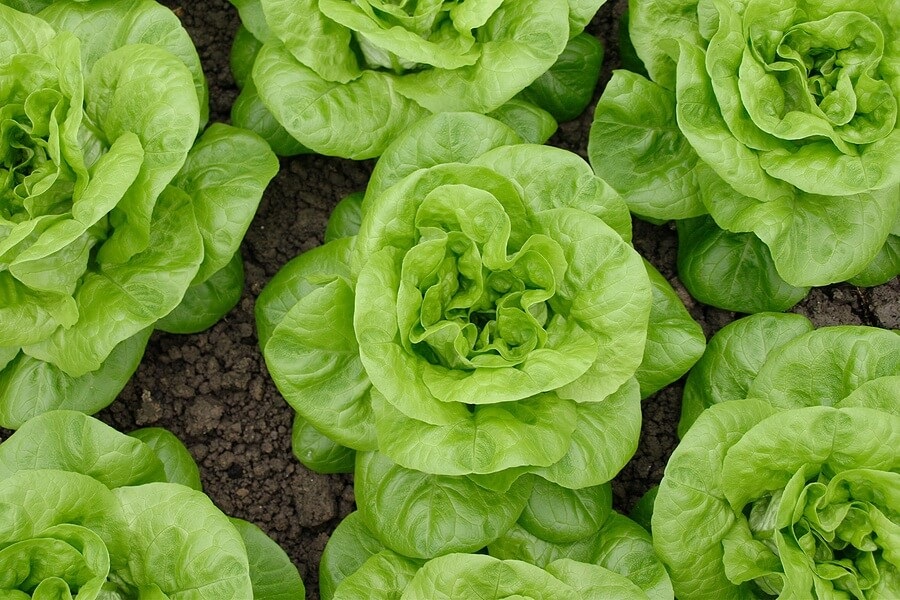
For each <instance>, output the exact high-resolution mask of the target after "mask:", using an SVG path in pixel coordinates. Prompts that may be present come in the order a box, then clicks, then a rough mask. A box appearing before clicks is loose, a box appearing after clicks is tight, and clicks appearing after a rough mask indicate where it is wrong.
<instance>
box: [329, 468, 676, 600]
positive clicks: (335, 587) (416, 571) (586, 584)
mask: <svg viewBox="0 0 900 600" xmlns="http://www.w3.org/2000/svg"><path fill="white" fill-rule="evenodd" d="M611 497H612V496H611V492H610V488H609V485H601V486H596V487H592V488H586V489H585V490H579V491H572V490H567V489H565V488H561V487H559V486H555V485H554V484H551V483H544V484H542V485H541V486H537V487H535V489H534V491H533V493H532V494H531V495H530V497H528V500H527V504H526V506H525V509H524V511H522V516H521V517H520V519H519V521H520V523H521V525H516V526H515V527H513V528H511V529H510V530H508V531H507V533H505V534H503V535H502V536H501V537H500V538H499V539H497V540H496V541H495V542H494V543H492V544H491V545H490V546H488V547H487V548H486V549H485V550H486V552H481V553H475V554H473V553H464V552H449V553H443V554H437V555H430V556H428V557H426V558H412V557H409V556H407V555H404V554H403V553H402V552H398V551H397V550H396V549H395V548H393V547H392V546H390V545H389V544H385V543H384V540H383V538H382V536H380V535H378V534H377V533H375V532H373V531H372V530H371V529H369V527H368V525H367V523H368V521H367V520H366V518H365V516H364V515H363V514H362V513H361V512H355V513H351V514H350V515H349V516H347V517H346V518H345V519H344V520H343V521H342V522H341V523H340V524H339V525H338V527H337V529H336V530H335V531H334V533H333V534H332V536H331V538H330V539H329V541H328V545H327V546H326V547H325V551H324V552H323V554H322V562H321V564H320V569H319V587H320V596H321V597H322V598H323V600H331V599H332V598H334V599H338V598H370V597H371V598H408V597H411V598H434V597H447V598H473V597H479V598H481V597H484V598H506V597H509V596H508V595H509V594H515V593H519V594H523V595H524V597H529V598H530V597H541V598H546V597H549V598H556V597H561V598H617V599H619V598H621V599H626V598H635V599H648V598H649V599H658V600H672V598H673V594H672V585H671V583H670V582H669V578H668V575H666V571H665V568H664V567H663V565H662V563H661V562H660V561H659V559H658V558H657V557H656V555H655V553H654V551H653V545H652V543H651V541H650V536H649V535H648V534H647V532H646V531H644V530H643V529H641V528H640V527H639V526H637V525H636V524H635V523H633V522H632V521H630V520H629V519H627V518H625V517H622V516H621V515H617V514H615V513H613V512H612V508H611ZM492 510H493V507H491V506H487V507H485V511H486V512H490V511H492ZM434 516H438V515H437V513H434ZM438 518H440V517H438ZM410 524H412V522H411V521H401V522H398V523H395V527H398V528H402V527H405V526H407V525H410ZM544 527H547V528H549V529H547V530H546V532H545V531H544ZM525 528H528V529H530V530H532V531H536V532H539V533H535V534H531V533H530V531H528V530H526V529H525ZM584 532H589V533H588V537H590V539H589V540H588V539H586V538H584V539H579V538H578V537H577V536H578V535H579V534H582V533H584ZM542 536H544V537H552V538H554V539H556V540H561V539H563V538H565V539H567V540H569V539H571V540H572V542H571V543H564V542H550V541H546V540H545V539H543V537H542ZM475 573H477V575H474V576H473V574H475ZM548 575H549V576H548ZM499 582H502V583H499ZM498 583H499V589H500V590H503V591H502V592H500V591H498ZM560 584H564V585H560ZM434 585H437V586H438V588H439V590H438V591H434V589H433V588H432V587H422V586H434ZM467 586H469V587H467ZM504 586H510V587H507V588H504ZM566 586H569V587H566ZM570 588H572V589H570ZM367 590H378V591H379V592H380V593H381V595H378V596H372V595H371V591H370V593H369V594H367V593H366V591H367ZM413 590H414V591H413ZM425 590H427V593H426V592H425ZM450 590H452V591H450ZM440 593H444V594H447V595H446V596H440V595H439V594H440ZM416 594H418V595H416ZM436 594H437V595H436ZM492 594H493V595H492ZM535 594H537V595H535ZM541 594H546V595H541ZM565 594H568V595H565Z"/></svg>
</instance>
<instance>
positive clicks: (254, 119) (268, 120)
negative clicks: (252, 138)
mask: <svg viewBox="0 0 900 600" xmlns="http://www.w3.org/2000/svg"><path fill="white" fill-rule="evenodd" d="M231 122H232V123H234V125H235V126H236V127H243V128H244V129H248V130H250V131H252V132H254V133H255V134H256V135H258V136H260V137H261V138H262V139H264V140H266V143H267V144H269V147H271V148H272V151H273V152H274V153H275V154H277V155H278V156H294V155H296V154H304V153H308V152H309V150H308V149H307V148H306V147H305V146H304V145H303V144H301V143H300V142H298V141H297V140H295V139H294V138H293V137H292V136H291V134H289V133H288V132H287V130H286V129H285V128H284V127H282V126H281V124H280V123H279V122H278V121H276V120H275V117H274V116H273V115H272V113H271V112H269V109H268V108H266V105H265V104H263V103H262V100H260V98H259V93H258V92H257V91H256V85H255V84H254V83H253V80H252V79H248V80H247V82H246V84H245V85H244V88H243V89H242V90H241V92H240V93H239V94H238V97H237V98H236V99H235V101H234V104H233V105H232V107H231Z"/></svg>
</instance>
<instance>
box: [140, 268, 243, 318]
mask: <svg viewBox="0 0 900 600" xmlns="http://www.w3.org/2000/svg"><path fill="white" fill-rule="evenodd" d="M195 280H196V277H195ZM243 291H244V261H243V259H242V258H241V253H240V252H235V253H234V256H232V257H231V261H229V262H228V264H227V265H225V266H224V267H222V268H221V269H219V270H218V271H216V272H215V273H213V274H212V275H211V276H210V277H209V279H207V280H206V281H204V282H202V283H193V284H191V285H190V287H188V289H187V290H186V291H185V293H184V297H183V298H182V299H181V302H180V303H179V304H178V306H176V307H175V309H174V310H173V311H172V312H170V313H169V314H167V315H166V316H165V317H163V318H162V319H160V320H159V321H157V322H156V325H155V326H154V327H155V328H156V329H159V330H161V331H166V332H168V333H198V332H200V331H203V330H205V329H209V328H210V327H212V326H213V325H215V324H216V323H217V322H218V321H219V320H220V319H222V317H224V316H225V314H226V313H228V311H230V310H231V309H232V308H234V307H235V306H236V305H237V303H238V301H239V300H240V299H241V293H242V292H243Z"/></svg>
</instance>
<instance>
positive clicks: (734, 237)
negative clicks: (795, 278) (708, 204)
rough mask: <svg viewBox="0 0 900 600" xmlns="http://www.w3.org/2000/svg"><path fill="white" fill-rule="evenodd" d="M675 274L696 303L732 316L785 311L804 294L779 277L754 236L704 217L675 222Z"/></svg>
mask: <svg viewBox="0 0 900 600" xmlns="http://www.w3.org/2000/svg"><path fill="white" fill-rule="evenodd" d="M678 275H679V277H680V278H681V281H682V282H683V283H684V285H685V287H686V288H687V289H688V291H689V292H690V293H691V295H692V296H694V297H695V298H697V300H699V301H701V302H703V303H705V304H710V305H712V306H715V307H717V308H722V309H725V310H733V311H737V312H745V313H755V312H763V311H783V310H787V309H788V308H790V307H792V306H793V305H794V304H796V303H797V302H799V301H800V300H801V299H802V298H803V297H804V296H806V294H807V293H808V292H809V288H808V287H795V286H792V285H790V284H789V283H787V282H786V281H784V279H782V278H781V276H780V275H779V274H778V272H777V271H776V269H775V265H774V261H773V260H772V255H771V252H770V251H769V248H768V247H767V246H766V245H765V244H764V243H763V242H762V241H761V240H760V239H759V238H758V237H756V236H755V235H754V234H752V233H731V232H729V231H725V230H723V229H720V228H719V227H718V226H717V225H716V224H715V222H714V221H713V220H712V219H711V218H709V217H697V218H695V219H685V220H683V221H678Z"/></svg>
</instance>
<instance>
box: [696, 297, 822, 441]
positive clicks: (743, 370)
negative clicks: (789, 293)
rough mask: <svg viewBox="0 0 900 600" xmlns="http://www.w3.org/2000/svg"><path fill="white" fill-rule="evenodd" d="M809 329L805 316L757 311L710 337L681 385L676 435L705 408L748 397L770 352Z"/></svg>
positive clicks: (810, 326) (811, 326) (811, 328)
mask: <svg viewBox="0 0 900 600" xmlns="http://www.w3.org/2000/svg"><path fill="white" fill-rule="evenodd" d="M812 330H813V325H812V323H810V322H809V320H808V319H807V318H806V317H803V316H801V315H793V314H783V315H782V314H775V313H760V314H758V315H753V316H750V317H746V318H743V319H739V320H737V321H735V322H733V323H729V324H728V325H726V326H725V327H723V328H722V329H721V330H719V331H718V332H717V333H716V335H714V336H713V338H712V339H711V340H710V342H709V345H708V346H707V349H706V352H705V353H704V354H703V357H702V358H701V359H700V360H699V361H698V362H697V364H696V365H694V368H693V370H691V372H690V374H689V375H688V378H687V382H686V383H685V385H684V394H683V396H682V400H681V421H679V423H678V435H679V436H681V437H684V434H685V432H686V431H687V430H688V428H689V427H690V426H691V423H693V422H694V421H695V420H696V419H697V417H698V416H699V415H700V413H702V412H703V411H704V410H705V409H707V408H709V407H710V406H712V405H713V404H717V403H719V402H727V401H729V400H740V399H742V398H747V397H749V393H748V392H749V389H750V386H751V384H752V383H753V380H754V379H756V376H757V375H758V374H759V370H760V367H762V365H763V364H765V362H766V360H767V359H768V358H769V355H770V353H771V352H772V351H773V350H775V349H777V348H780V347H781V346H784V345H785V344H787V343H788V342H789V341H790V340H792V339H794V338H796V337H799V336H802V335H803V334H805V333H808V332H810V331H812Z"/></svg>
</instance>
